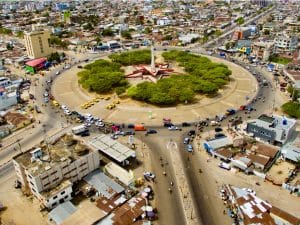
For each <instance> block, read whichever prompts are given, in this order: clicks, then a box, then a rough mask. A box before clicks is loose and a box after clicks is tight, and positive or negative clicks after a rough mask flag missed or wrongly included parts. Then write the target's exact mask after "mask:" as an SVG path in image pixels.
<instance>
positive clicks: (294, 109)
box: [281, 102, 300, 119]
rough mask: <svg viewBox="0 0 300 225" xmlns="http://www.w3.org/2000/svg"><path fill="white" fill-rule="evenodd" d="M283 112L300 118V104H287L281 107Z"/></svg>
mask: <svg viewBox="0 0 300 225" xmlns="http://www.w3.org/2000/svg"><path fill="white" fill-rule="evenodd" d="M281 108H282V110H283V112H285V113H286V114H288V115H289V116H291V117H294V118H297V119H299V118H300V102H287V103H285V104H283V105H282V106H281Z"/></svg>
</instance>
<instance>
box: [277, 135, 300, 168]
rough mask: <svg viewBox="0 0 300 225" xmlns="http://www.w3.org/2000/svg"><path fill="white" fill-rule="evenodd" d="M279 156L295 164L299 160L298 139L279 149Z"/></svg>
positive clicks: (299, 138) (299, 140) (299, 144)
mask: <svg viewBox="0 0 300 225" xmlns="http://www.w3.org/2000/svg"><path fill="white" fill-rule="evenodd" d="M281 154H282V156H283V158H284V159H287V160H290V161H292V162H294V163H296V162H297V161H298V160H299V159H300V137H297V138H296V139H295V140H294V141H292V142H289V143H287V144H286V145H284V146H283V147H282V148H281Z"/></svg>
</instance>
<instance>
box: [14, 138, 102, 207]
mask: <svg viewBox="0 0 300 225" xmlns="http://www.w3.org/2000/svg"><path fill="white" fill-rule="evenodd" d="M13 164H14V168H15V172H16V175H17V180H18V182H19V183H20V184H21V186H22V190H23V191H24V192H25V193H31V194H33V195H34V196H35V197H36V198H37V199H38V200H39V201H40V204H41V206H43V207H46V208H48V209H52V208H54V207H55V206H57V205H59V204H61V203H63V202H65V201H68V200H70V199H71V198H72V185H73V183H74V182H76V181H79V180H81V179H82V178H83V177H84V176H86V175H88V174H89V173H90V172H92V171H94V170H95V169H97V168H99V164H100V155H99V153H98V152H97V151H96V150H95V149H91V148H90V147H88V145H87V144H85V142H83V141H82V140H80V139H75V137H73V136H72V135H68V134H65V135H63V136H60V137H58V138H57V139H54V140H48V141H47V145H45V144H44V145H43V144H41V145H39V147H34V148H32V149H29V151H25V152H23V153H20V154H18V155H16V156H15V157H14V158H13Z"/></svg>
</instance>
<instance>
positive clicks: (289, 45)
mask: <svg viewBox="0 0 300 225" xmlns="http://www.w3.org/2000/svg"><path fill="white" fill-rule="evenodd" d="M297 45H298V38H297V36H294V35H291V36H290V35H288V34H280V35H278V36H276V37H275V39H274V47H275V52H276V53H279V52H285V51H294V50H295V49H297Z"/></svg>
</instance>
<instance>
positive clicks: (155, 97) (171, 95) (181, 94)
mask: <svg viewBox="0 0 300 225" xmlns="http://www.w3.org/2000/svg"><path fill="white" fill-rule="evenodd" d="M163 57H164V58H165V59H166V60H169V61H176V62H178V63H179V65H180V66H183V67H184V68H185V71H186V72H187V73H188V74H185V75H172V76H171V77H170V78H165V79H162V80H159V81H158V82H157V83H156V84H155V83H151V82H143V83H140V84H138V85H137V86H133V87H131V88H129V90H128V92H127V94H128V95H129V96H130V97H132V98H134V99H137V100H142V101H146V102H150V103H153V104H157V105H174V104H177V103H180V102H183V103H186V102H192V101H193V100H194V97H195V95H196V94H197V93H198V94H209V95H211V94H215V93H217V91H218V89H219V88H221V87H222V86H223V85H226V84H227V83H228V81H229V76H230V75H231V71H230V70H229V69H228V68H227V66H226V65H224V64H217V63H213V62H211V61H210V60H209V59H208V58H206V57H202V56H197V55H193V54H190V53H187V52H181V51H170V52H164V53H163Z"/></svg>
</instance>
